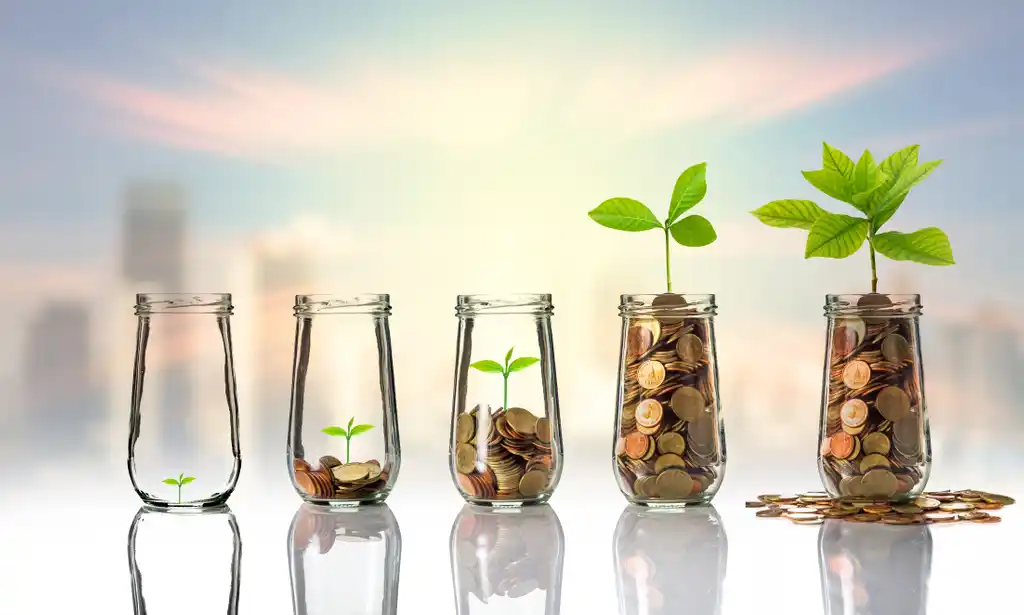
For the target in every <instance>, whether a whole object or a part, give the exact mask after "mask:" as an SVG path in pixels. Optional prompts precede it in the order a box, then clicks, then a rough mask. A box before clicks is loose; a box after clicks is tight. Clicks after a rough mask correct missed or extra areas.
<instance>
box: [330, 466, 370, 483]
mask: <svg viewBox="0 0 1024 615" xmlns="http://www.w3.org/2000/svg"><path fill="white" fill-rule="evenodd" d="M331 472H332V473H333V474H334V478H335V479H337V480H338V481H339V482H342V483H351V482H355V481H360V480H363V479H364V478H366V477H367V476H369V475H370V468H368V467H366V464H365V463H348V464H345V465H340V466H338V467H336V468H334V469H333V470H332V471H331Z"/></svg>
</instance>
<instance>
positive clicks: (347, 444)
mask: <svg viewBox="0 0 1024 615" xmlns="http://www.w3.org/2000/svg"><path fill="white" fill-rule="evenodd" d="M351 450H352V436H345V463H349V458H350V455H349V453H350V451H351Z"/></svg>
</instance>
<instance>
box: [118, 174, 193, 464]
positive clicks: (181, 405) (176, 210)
mask: <svg viewBox="0 0 1024 615" xmlns="http://www.w3.org/2000/svg"><path fill="white" fill-rule="evenodd" d="M123 198H124V210H123V217H122V229H121V231H122V242H121V245H122V252H121V259H120V260H121V275H122V279H123V282H125V283H126V284H128V285H129V286H134V287H136V288H145V289H146V290H147V291H154V292H164V293H181V292H187V290H186V289H185V288H184V279H185V253H186V250H187V240H188V236H187V233H186V226H187V222H188V211H187V204H186V195H185V191H184V190H183V189H182V188H181V187H180V186H178V185H176V184H173V183H165V182H137V183H133V184H130V185H128V186H127V187H126V189H125V191H124V195H123ZM183 334H184V332H183ZM160 381H161V382H162V386H161V388H162V390H161V391H159V392H158V393H157V395H158V396H159V400H160V401H159V404H158V406H159V408H160V410H159V418H158V419H157V420H158V421H159V422H160V426H161V427H160V433H161V436H162V446H163V447H165V448H167V449H180V448H182V447H183V446H184V445H185V443H186V442H188V432H187V430H188V429H189V427H190V426H191V421H190V420H182V419H183V414H184V413H188V412H189V410H190V409H191V405H192V403H191V402H192V397H193V396H192V386H191V385H192V383H191V382H190V378H189V373H188V369H187V365H183V364H181V363H176V364H174V365H171V366H168V367H166V368H164V369H163V371H162V373H161V374H160ZM188 418H191V417H188Z"/></svg>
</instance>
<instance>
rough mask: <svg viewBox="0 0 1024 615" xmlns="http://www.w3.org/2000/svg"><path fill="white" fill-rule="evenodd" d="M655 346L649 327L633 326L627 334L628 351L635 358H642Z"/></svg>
mask: <svg viewBox="0 0 1024 615" xmlns="http://www.w3.org/2000/svg"><path fill="white" fill-rule="evenodd" d="M653 345H654V335H652V333H651V330H650V329H648V328H647V327H643V326H640V325H633V326H631V327H630V328H629V332H628V333H627V334H626V349H627V351H628V352H629V354H631V355H633V356H637V357H638V356H642V355H645V354H647V351H648V350H650V349H651V346H653Z"/></svg>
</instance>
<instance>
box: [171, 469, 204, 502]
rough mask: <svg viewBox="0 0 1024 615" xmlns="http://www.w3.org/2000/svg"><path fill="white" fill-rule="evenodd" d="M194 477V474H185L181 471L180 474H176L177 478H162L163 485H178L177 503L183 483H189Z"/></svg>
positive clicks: (179, 499)
mask: <svg viewBox="0 0 1024 615" xmlns="http://www.w3.org/2000/svg"><path fill="white" fill-rule="evenodd" d="M195 479H196V477H195V476H185V473H184V472H182V473H181V474H179V475H178V478H165V479H164V484H165V485H177V487H178V504H181V488H182V487H184V486H185V485H187V484H189V483H191V482H192V481H194V480H195Z"/></svg>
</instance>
